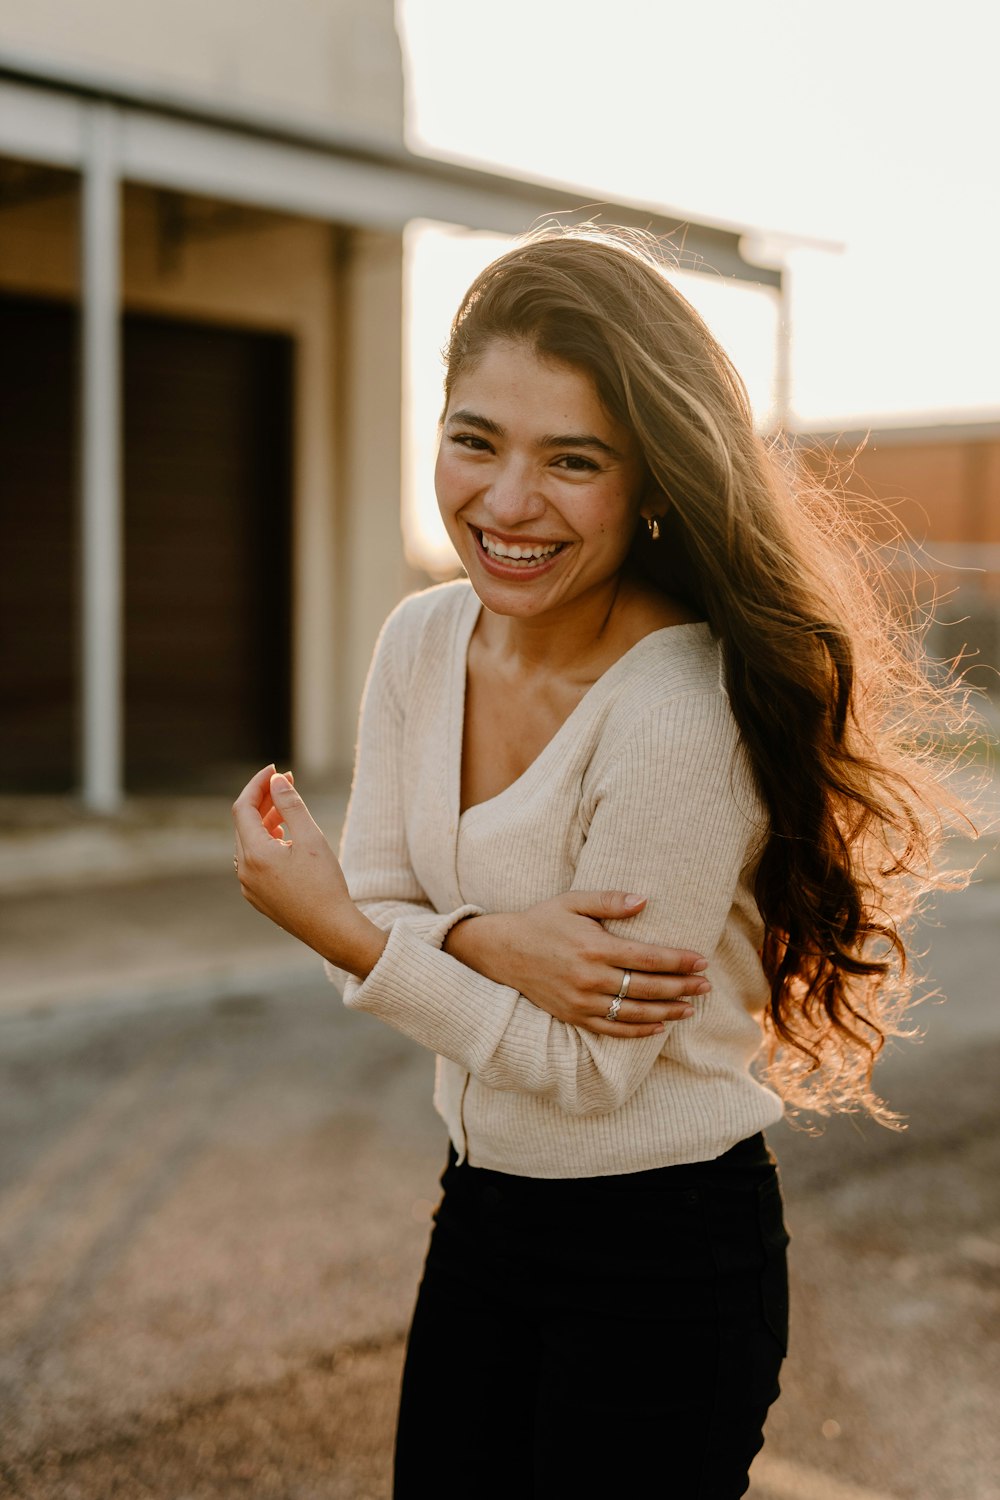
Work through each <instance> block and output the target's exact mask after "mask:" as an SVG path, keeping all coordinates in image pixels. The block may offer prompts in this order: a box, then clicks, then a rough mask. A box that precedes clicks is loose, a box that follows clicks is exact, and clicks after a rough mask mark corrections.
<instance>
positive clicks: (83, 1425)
mask: <svg viewBox="0 0 1000 1500" xmlns="http://www.w3.org/2000/svg"><path fill="white" fill-rule="evenodd" d="M214 837H215V834H214V833H212V834H211V835H210V836H209V834H206V835H205V841H204V847H205V860H204V862H203V863H202V864H200V865H198V866H197V869H198V871H200V873H190V872H188V873H185V872H184V870H183V868H182V865H183V861H182V860H179V861H178V863H176V864H174V865H172V864H171V862H170V860H169V859H166V861H165V863H164V861H163V860H161V861H160V863H159V864H157V861H156V860H155V859H153V860H152V861H150V860H149V859H148V858H145V859H144V858H143V857H141V852H140V853H138V854H136V853H135V852H134V851H133V853H134V858H133V859H132V863H131V865H130V864H129V861H128V860H127V859H125V860H124V862H123V861H122V860H120V859H119V860H118V863H117V864H116V860H115V858H112V859H110V860H109V861H108V866H107V869H106V870H105V873H104V875H103V876H101V877H100V878H94V879H92V880H91V881H89V882H87V883H86V884H85V885H84V887H83V889H80V888H79V886H78V885H77V886H74V884H73V883H72V881H71V880H70V878H69V876H70V874H71V872H68V871H67V869H66V865H65V859H63V862H62V864H63V867H62V870H61V875H64V876H66V879H61V878H60V879H55V880H50V881H49V882H48V883H46V881H45V879H43V878H42V876H41V875H38V870H39V869H41V865H40V864H38V862H37V861H36V879H35V883H34V885H33V886H32V887H31V888H30V889H22V890H20V891H19V890H18V889H17V887H16V885H14V884H13V883H11V884H10V885H9V886H8V892H7V895H6V898H5V900H4V902H3V906H2V908H0V955H2V957H3V961H4V973H5V976H7V977H8V980H9V981H10V982H7V983H6V984H5V993H4V999H3V1002H2V1005H0V1424H2V1425H0V1438H2V1441H0V1494H4V1493H9V1494H10V1495H12V1496H22V1497H32V1500H35V1497H45V1500H50V1497H51V1500H105V1497H109V1500H110V1497H123V1500H133V1497H136V1500H139V1497H147V1496H148V1497H156V1500H188V1497H190V1500H210V1497H211V1500H215V1497H220V1500H221V1497H230V1496H233V1497H235V1496H250V1497H258V1496H259V1497H282V1500H284V1497H288V1500H293V1497H294V1500H306V1497H309V1500H313V1497H315V1500H320V1497H324V1500H339V1497H344V1500H365V1497H372V1500H375V1497H382V1496H386V1495H387V1494H388V1492H389V1491H388V1472H389V1459H390V1451H391V1433H392V1422H393V1413H394V1403H395V1393H396V1388H397V1383H398V1376H399V1369H400V1363H401V1358H402V1346H403V1338H404V1335H405V1329H406V1325H407V1321H408V1317H409V1312H410V1308H411V1306H412V1300H413V1295H414V1291H415V1288H416V1283H417V1280H418V1277H419V1269H420V1263H421V1259H422V1255H423V1250H424V1247H425V1244H426V1238H427V1233H428V1227H429V1220H430V1214H431V1211H432V1208H433V1204H434V1202H435V1200H436V1193H437V1178H438V1174H439V1172H440V1170H441V1167H442V1165H443V1160H444V1154H445V1149H446V1142H445V1139H444V1134H443V1128H442V1126H441V1125H440V1122H439V1121H438V1120H437V1118H436V1116H435V1115H434V1113H433V1110H432V1108H431V1104H430V1090H431V1074H432V1060H431V1059H430V1058H429V1057H428V1056H426V1055H424V1054H423V1053H421V1051H420V1050H419V1049H418V1048H416V1047H415V1046H413V1045H411V1044H410V1043H408V1042H407V1041H406V1040H405V1039H404V1038H402V1037H399V1036H397V1035H396V1034H395V1033H393V1032H392V1031H390V1030H388V1029H387V1028H384V1027H381V1026H380V1025H379V1024H378V1023H377V1022H375V1021H374V1020H371V1019H370V1018H368V1017H364V1016H360V1015H357V1014H353V1013H347V1012H345V1011H344V1010H343V1009H342V1007H341V1006H340V1004H339V1001H338V998H337V996H336V993H335V991H333V990H332V988H331V987H330V986H328V985H326V984H325V983H324V982H323V981H322V979H321V978H320V977H319V975H318V974H317V972H316V967H315V963H314V960H312V959H311V958H309V957H308V956H305V957H303V955H301V954H300V953H299V951H298V950H297V949H295V947H294V945H290V942H289V940H287V939H285V937H284V935H283V934H281V933H277V932H274V931H272V930H271V929H270V928H269V927H267V925H266V924H264V923H262V922H261V919H260V918H258V917H257V916H256V914H254V913H252V912H250V911H249V908H246V907H245V906H244V905H243V903H241V902H240V901H239V898H238V896H237V895H236V893H235V888H234V885H233V882H232V879H231V876H230V875H229V872H228V870H227V871H226V873H225V874H217V873H205V871H206V870H208V869H211V868H214V869H216V870H217V869H218V868H219V865H218V861H217V860H216V859H215V853H212V854H211V858H209V852H210V850H211V849H213V848H214V846H213V845H212V838H214ZM218 837H219V840H220V847H221V841H222V840H223V838H224V837H225V838H228V833H226V834H225V835H223V833H222V830H221V826H220V829H219V830H218ZM140 842H141V840H140ZM215 852H218V851H217V850H216V851H215ZM63 853H65V851H63ZM147 854H148V850H147ZM43 863H44V861H42V864H43ZM150 868H153V869H154V870H156V871H157V873H155V874H154V875H153V876H152V877H150V876H149V873H148V872H149V870H150ZM0 872H2V859H0ZM998 918H1000V884H998V883H996V882H995V881H987V882H985V883H984V884H982V885H981V886H979V887H976V888H974V889H973V890H971V891H969V892H967V893H964V894H962V895H957V896H949V897H945V898H942V900H941V902H940V903H939V907H938V924H939V925H938V926H936V927H933V928H928V929H927V934H926V935H927V939H928V943H929V955H930V956H929V982H930V984H931V986H934V985H940V987H941V988H942V989H944V990H945V991H946V992H947V993H948V995H949V1000H948V1002H947V1004H945V1005H938V1004H935V1003H931V1002H929V1003H927V1004H926V1005H924V1006H923V1007H922V1008H920V1009H918V1011H917V1018H918V1019H919V1020H920V1021H921V1022H922V1024H923V1025H924V1027H925V1029H926V1033H927V1035H926V1039H925V1040H924V1041H923V1042H922V1043H920V1044H919V1045H917V1044H910V1043H908V1044H898V1045H897V1046H896V1047H895V1048H894V1049H893V1051H892V1053H891V1055H890V1056H888V1057H887V1059H886V1060H885V1062H884V1064H882V1065H881V1066H880V1081H881V1084H882V1087H883V1090H884V1091H885V1092H886V1093H887V1094H888V1096H889V1098H890V1100H891V1102H892V1103H893V1105H894V1106H895V1107H897V1108H898V1109H900V1110H902V1111H903V1112H904V1113H905V1114H906V1115H907V1116H908V1118H909V1124H908V1128H907V1129H906V1130H905V1131H904V1132H902V1133H896V1132H889V1131H885V1130H883V1129H880V1128H879V1127H877V1126H875V1125H872V1124H870V1123H862V1122H859V1121H857V1120H854V1119H845V1120H840V1121H837V1122H834V1123H833V1124H830V1125H828V1126H827V1127H826V1129H825V1130H824V1132H823V1133H822V1134H821V1135H811V1134H809V1133H808V1132H807V1130H806V1129H804V1128H803V1127H802V1125H801V1123H800V1124H798V1125H796V1126H794V1127H793V1126H792V1125H791V1124H789V1123H788V1122H786V1123H783V1124H782V1125H780V1126H779V1127H777V1128H776V1129H774V1130H773V1131H772V1132H770V1133H769V1138H770V1141H771V1144H772V1147H773V1148H774V1150H775V1152H776V1154H777V1156H778V1158H779V1161H780V1164H781V1171H782V1179H783V1185H784V1190H785V1195H786V1201H787V1217H788V1223H789V1228H790V1230H791V1232H792V1237H793V1242H792V1247H791V1256H792V1282H793V1312H792V1347H791V1352H790V1356H789V1360H788V1362H787V1364H786V1366H785V1370H784V1373H783V1380H782V1384H783V1388H784V1393H783V1396H782V1398H781V1401H780V1402H779V1403H778V1405H777V1406H776V1408H775V1409H774V1411H773V1413H772V1416H771V1419H770V1422H769V1428H768V1441H767V1445H766V1448H765V1452H764V1454H763V1456H762V1458H761V1460H760V1461H759V1462H758V1464H757V1465H755V1470H754V1486H753V1489H752V1492H751V1493H752V1496H753V1500H1000V1424H998V1423H997V1421H996V1412H997V1399H998V1395H1000V1378H998V1377H1000V1369H998V1365H1000V1356H998V1348H1000V1345H998V1340H997V1333H998V1325H1000V1170H998V1169H1000V1160H998V1158H1000V1133H998V1131H997V1128H996V1127H997V1123H998V1122H997V1116H998V1114H1000V1093H998V1089H997V1079H998V1069H997V1064H998V1061H1000V1009H998V1006H997V983H996V976H997V972H998V968H1000V941H998V934H1000V923H998ZM32 960H33V961H32ZM11 976H12V979H11ZM442 1420H443V1421H444V1420H446V1417H445V1416H444V1415H443V1418H442ZM609 1420H614V1416H613V1413H609ZM475 1492H476V1491H475V1480H474V1476H470V1486H469V1494H470V1497H474V1495H475ZM429 1493H432V1491H429ZM665 1493H669V1491H666V1492H665ZM676 1500H683V1497H676Z"/></svg>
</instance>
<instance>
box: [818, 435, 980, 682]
mask: <svg viewBox="0 0 1000 1500" xmlns="http://www.w3.org/2000/svg"><path fill="white" fill-rule="evenodd" d="M795 441H796V444H797V446H798V447H799V449H800V451H802V452H803V453H804V454H805V455H807V456H808V457H809V458H810V461H811V463H812V464H813V465H814V466H815V468H816V469H817V470H818V471H819V472H820V473H825V472H826V470H827V465H828V461H829V459H831V458H832V460H833V464H834V474H835V475H837V476H839V477H840V479H841V481H842V482H843V484H844V486H845V488H846V489H847V491H848V492H849V493H851V494H853V495H856V496H857V497H858V498H859V499H860V500H861V501H862V503H864V502H865V501H866V500H871V501H875V502H876V504H875V505H874V506H870V507H869V514H868V516H867V520H868V522H869V524H871V525H873V526H874V528H875V530H876V532H879V531H881V532H882V534H883V535H884V536H885V538H886V540H887V543H888V549H887V553H886V556H887V558H888V560H889V561H890V562H891V561H892V559H893V558H895V559H896V561H897V563H905V565H906V571H907V573H908V575H909V576H910V577H912V579H913V585H914V586H915V589H916V594H915V599H916V602H917V604H918V606H919V608H920V610H922V611H923V610H927V611H929V612H930V613H931V614H932V616H933V621H934V623H933V625H932V627H931V630H930V634H929V639H928V645H929V648H930V650H931V652H932V654H933V655H934V656H936V657H938V658H940V659H942V660H954V659H956V658H961V661H962V664H963V667H964V669H965V671H966V672H967V675H968V680H969V681H970V683H972V684H974V685H975V686H977V687H980V688H982V689H984V690H985V691H987V692H988V693H990V695H991V696H992V697H993V698H994V699H997V698H1000V423H997V422H942V423H940V424H937V425H934V426H929V425H922V426H907V427H887V426H879V427H875V428H872V429H870V430H867V431H843V432H811V433H808V434H805V433H801V434H797V435H796V438H795ZM912 564H915V565H916V568H915V573H914V571H913V569H912Z"/></svg>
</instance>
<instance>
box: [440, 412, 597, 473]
mask: <svg viewBox="0 0 1000 1500" xmlns="http://www.w3.org/2000/svg"><path fill="white" fill-rule="evenodd" d="M448 422H449V424H450V423H452V422H459V423H461V424H462V425H463V426H464V427H478V429H479V431H480V432H488V433H489V434H490V436H491V437H495V438H502V437H506V436H507V433H506V430H505V429H504V428H503V427H501V425H500V423H499V422H494V421H493V419H492V417H484V416H481V415H480V413H479V412H475V411H465V410H463V411H453V412H452V413H451V415H450V416H449V418H448ZM538 446H539V448H594V449H596V450H597V452H598V453H606V454H607V455H608V457H609V458H616V459H618V460H619V461H620V460H621V459H622V458H623V456H624V455H623V454H621V453H619V452H618V450H617V448H612V446H611V444H610V443H606V442H605V441H604V439H603V438H599V437H597V436H595V434H594V433H592V432H582V433H581V432H572V433H566V432H564V433H548V434H546V436H545V437H543V438H540V439H539V442H538Z"/></svg>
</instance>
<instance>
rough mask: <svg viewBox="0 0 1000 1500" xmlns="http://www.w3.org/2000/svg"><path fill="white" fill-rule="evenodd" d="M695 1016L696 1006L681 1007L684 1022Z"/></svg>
mask: <svg viewBox="0 0 1000 1500" xmlns="http://www.w3.org/2000/svg"><path fill="white" fill-rule="evenodd" d="M693 1015H694V1006H693V1005H684V1006H682V1007H681V1017H680V1018H681V1020H682V1021H683V1020H685V1019H686V1018H687V1017H688V1016H693Z"/></svg>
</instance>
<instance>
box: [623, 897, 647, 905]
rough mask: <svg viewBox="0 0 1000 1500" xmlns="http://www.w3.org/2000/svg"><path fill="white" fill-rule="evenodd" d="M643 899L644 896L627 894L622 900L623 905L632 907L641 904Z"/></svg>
mask: <svg viewBox="0 0 1000 1500" xmlns="http://www.w3.org/2000/svg"><path fill="white" fill-rule="evenodd" d="M645 899H646V898H645V896H634V895H628V896H626V897H625V901H624V903H623V904H624V905H625V906H631V907H633V908H634V907H636V906H641V905H642V904H643V902H644V901H645Z"/></svg>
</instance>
